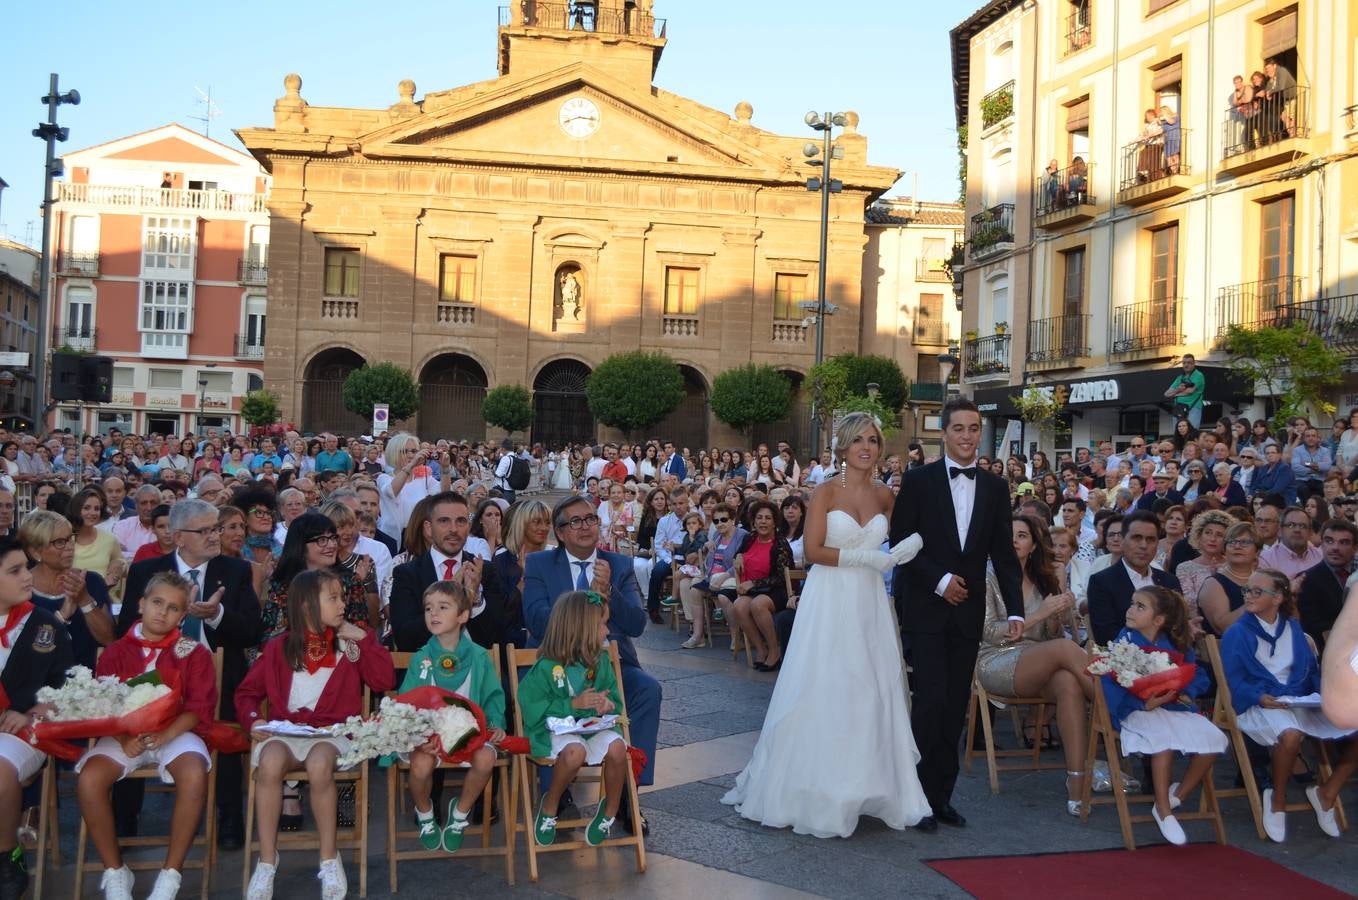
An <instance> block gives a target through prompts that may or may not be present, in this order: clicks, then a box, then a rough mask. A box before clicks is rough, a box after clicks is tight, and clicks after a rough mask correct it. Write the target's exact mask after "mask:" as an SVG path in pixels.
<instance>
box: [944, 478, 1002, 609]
mask: <svg viewBox="0 0 1358 900" xmlns="http://www.w3.org/2000/svg"><path fill="white" fill-rule="evenodd" d="M943 465H944V466H945V467H951V466H957V467H958V468H959V469H970V468H975V467H976V460H974V459H973V460H972V461H971V465H970V466H964V465H962V464H961V463H959V462H958V461H957V460H955V459H950V458H949V457H948V455H947V454H944V455H943ZM944 473H945V474H947V475H948V488H949V490H951V491H952V508H953V514H954V516H955V517H956V521H957V543H958V545H959V546H961V547H965V546H966V545H967V532H968V531H969V530H970V528H971V513H972V510H973V509H974V508H975V506H976V479H975V478H968V477H967V476H965V475H958V476H957V477H956V478H953V477H952V473H951V472H948V471H947V468H945V469H944ZM951 583H952V573H951V572H949V573H947V574H946V575H944V576H943V577H942V578H940V579H939V581H938V587H937V588H935V591H936V592H937V593H938V595H939V596H940V597H942V596H943V592H944V591H946V590H947V589H948V585H949V584H951ZM1009 621H1010V622H1022V621H1023V616H1009Z"/></svg>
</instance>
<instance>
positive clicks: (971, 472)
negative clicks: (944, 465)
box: [948, 466, 976, 481]
mask: <svg viewBox="0 0 1358 900" xmlns="http://www.w3.org/2000/svg"><path fill="white" fill-rule="evenodd" d="M958 475H965V476H967V477H968V478H970V479H971V480H972V481H975V480H976V467H975V466H971V467H970V468H967V469H959V468H958V467H957V466H948V477H949V478H956V477H957V476H958Z"/></svg>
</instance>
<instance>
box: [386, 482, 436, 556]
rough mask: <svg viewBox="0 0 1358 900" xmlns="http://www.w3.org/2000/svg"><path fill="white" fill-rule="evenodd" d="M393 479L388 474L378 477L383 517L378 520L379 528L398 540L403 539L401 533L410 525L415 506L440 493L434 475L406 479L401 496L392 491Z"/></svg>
mask: <svg viewBox="0 0 1358 900" xmlns="http://www.w3.org/2000/svg"><path fill="white" fill-rule="evenodd" d="M392 481H393V477H392V476H391V475H388V474H386V473H383V474H381V475H378V476H377V496H378V499H379V500H380V502H381V512H382V514H381V517H380V518H379V519H378V520H377V527H378V528H380V529H382V531H383V533H384V534H387V535H389V536H391V537H393V538H395V539H396V540H398V541H399V540H400V539H401V533H402V532H403V531H405V528H406V525H408V524H409V523H410V514H411V513H412V512H414V510H415V504H417V503H419V502H420V501H421V500H423V499H424V498H425V497H429V496H432V495H434V494H437V493H438V492H439V482H438V479H437V478H435V477H434V476H432V475H426V476H425V477H423V478H416V477H414V476H413V475H412V476H411V477H410V478H407V479H406V483H405V485H404V486H402V488H401V493H400V494H399V495H397V494H393V493H392V491H391V485H392Z"/></svg>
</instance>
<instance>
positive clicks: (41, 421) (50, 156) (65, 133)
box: [29, 72, 80, 431]
mask: <svg viewBox="0 0 1358 900" xmlns="http://www.w3.org/2000/svg"><path fill="white" fill-rule="evenodd" d="M42 102H43V104H44V105H46V106H47V121H46V122H39V123H38V127H37V128H34V129H33V136H34V137H36V138H42V139H43V140H44V141H46V142H47V164H46V166H45V167H44V169H43V178H44V180H43V188H42V259H41V260H40V261H39V276H38V277H39V284H38V334H37V340H36V341H35V342H34V345H33V359H31V360H29V364H30V365H31V366H32V367H33V427H34V428H35V429H36V430H38V431H46V430H47V297H48V293H49V291H48V282H49V280H50V279H51V277H52V228H53V227H54V224H53V221H54V220H53V216H52V206H53V204H55V203H56V198H54V197H53V196H52V180H53V179H54V178H56V177H57V176H58V175H60V174H61V173H62V172H63V171H64V169H63V168H62V165H61V160H59V159H57V141H65V140H66V139H67V138H68V137H70V136H71V130H70V129H69V128H62V127H60V126H59V125H57V107H58V106H60V105H61V104H63V103H69V104H71V105H72V106H78V105H79V104H80V92H79V91H76V90H70V91H67V92H66V93H64V94H61V93H58V92H57V73H56V72H53V73H52V77H51V81H50V83H49V85H48V89H47V96H46V97H43V98H42Z"/></svg>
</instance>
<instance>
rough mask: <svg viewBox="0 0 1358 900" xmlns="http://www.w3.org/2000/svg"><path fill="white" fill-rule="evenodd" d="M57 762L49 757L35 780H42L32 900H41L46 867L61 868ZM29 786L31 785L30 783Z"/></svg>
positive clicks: (54, 758)
mask: <svg viewBox="0 0 1358 900" xmlns="http://www.w3.org/2000/svg"><path fill="white" fill-rule="evenodd" d="M57 773H58V770H57V760H56V757H52V756H49V757H48V758H47V763H46V765H44V766H43V767H42V773H41V774H39V775H37V776H36V777H37V778H41V779H42V794H41V798H42V799H40V800H39V801H38V846H37V849H36V850H34V858H33V869H34V872H33V900H42V887H43V881H44V876H45V875H46V872H47V866H48V865H49V864H50V865H52V866H54V867H56V868H58V869H59V868H61V850H60V838H61V831H60V829H59V828H58V825H57ZM29 784H32V782H31V781H30V782H29Z"/></svg>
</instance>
